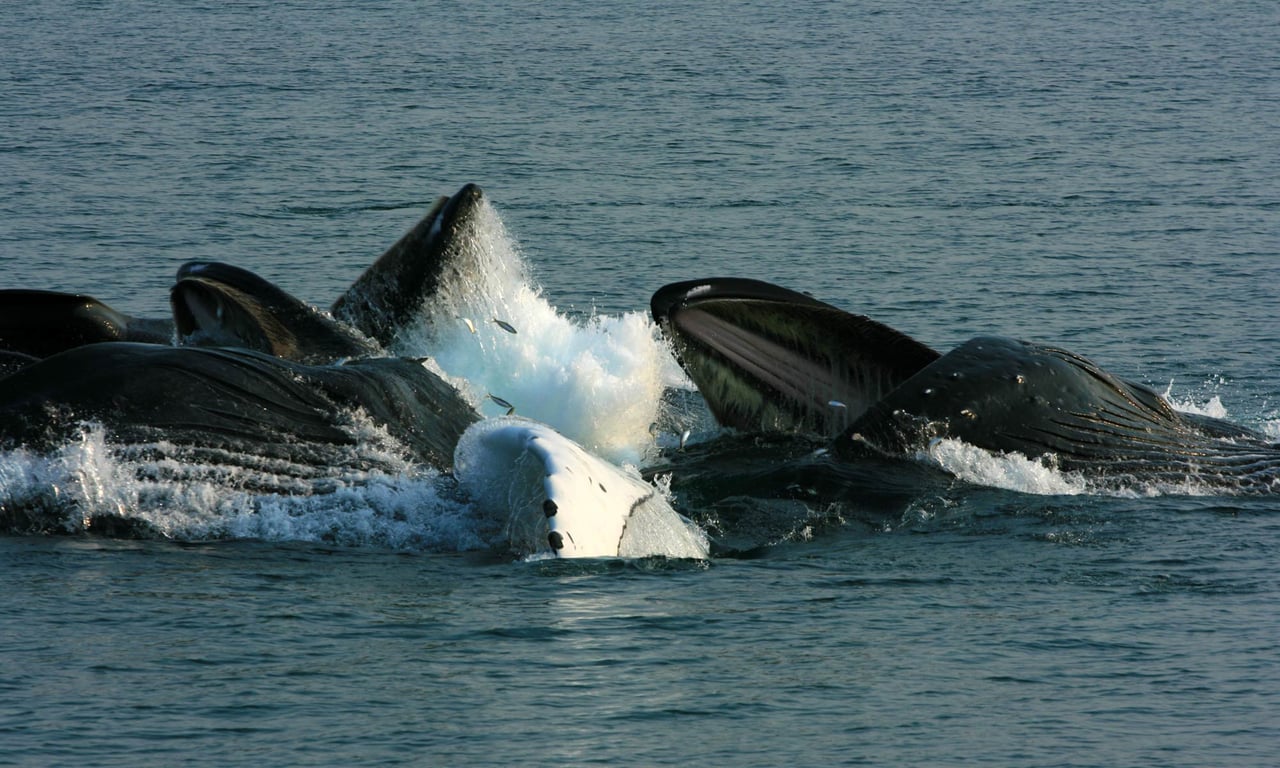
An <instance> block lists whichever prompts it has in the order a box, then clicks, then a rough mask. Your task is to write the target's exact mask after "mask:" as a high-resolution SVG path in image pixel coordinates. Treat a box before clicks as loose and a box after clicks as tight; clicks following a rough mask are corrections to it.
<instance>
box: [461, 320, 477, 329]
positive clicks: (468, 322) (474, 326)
mask: <svg viewBox="0 0 1280 768" xmlns="http://www.w3.org/2000/svg"><path fill="white" fill-rule="evenodd" d="M462 322H464V323H466V324H467V330H469V331H471V332H472V333H475V332H476V324H475V323H473V322H471V318H469V317H464V318H462Z"/></svg>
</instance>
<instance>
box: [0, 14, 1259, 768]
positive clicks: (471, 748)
mask: <svg viewBox="0 0 1280 768" xmlns="http://www.w3.org/2000/svg"><path fill="white" fill-rule="evenodd" d="M3 18H4V23H3V24H0V270H2V271H0V287H4V288H41V289H53V290H62V291H75V292H83V293H88V294H91V295H93V296H96V297H97V298H99V299H101V300H103V301H105V302H107V303H108V304H110V305H112V306H113V307H116V308H117V309H120V310H122V311H125V312H128V313H130V314H135V315H143V316H162V315H163V314H165V312H167V308H168V289H169V286H170V285H172V282H173V276H174V273H175V271H176V269H177V268H178V266H179V265H180V264H182V263H183V262H185V261H187V260H191V259H213V260H219V261H226V262H230V263H232V264H236V265H239V266H242V267H247V268H249V269H252V270H254V271H256V272H258V273H259V274H261V275H263V276H264V277H267V278H268V279H270V280H272V281H274V282H276V283H278V284H279V285H281V286H282V287H284V288H285V289H287V290H289V291H291V292H292V293H294V294H296V295H298V296H300V297H302V298H304V299H306V300H308V301H312V302H314V303H316V304H317V305H319V306H322V307H325V306H328V305H329V304H330V302H332V301H333V299H334V298H335V297H336V296H338V295H339V294H340V293H341V292H342V291H343V290H344V289H345V288H346V287H347V286H348V285H349V284H350V283H351V281H352V280H354V279H355V278H356V276H358V275H359V274H360V272H361V271H362V270H363V269H364V267H365V266H367V265H368V264H369V263H371V262H372V261H373V259H375V258H376V257H377V256H378V255H379V254H380V253H381V252H382V251H383V250H384V249H385V248H386V247H387V246H389V245H390V244H391V243H392V242H394V241H395V240H396V239H397V238H398V237H399V236H400V235H401V234H402V233H403V232H404V231H406V230H407V229H408V228H409V227H410V226H412V225H413V224H414V223H415V222H416V221H417V220H418V218H419V217H420V216H421V215H422V214H423V213H424V212H425V210H426V209H427V207H429V205H430V204H431V201H433V200H434V199H435V198H436V197H437V196H438V195H442V194H451V193H453V192H455V191H456V190H457V189H458V188H460V187H461V186H462V185H463V184H465V183H468V182H474V183H477V184H479V185H480V186H481V187H483V188H484V190H485V192H486V194H487V196H488V199H489V200H490V202H491V205H492V210H491V215H490V221H489V223H488V227H489V230H488V231H489V233H490V234H491V236H492V243H491V247H492V250H493V252H494V253H496V254H498V256H499V257H500V258H501V259H502V261H503V263H504V264H506V265H508V266H509V267H511V269H510V271H509V272H507V273H504V274H503V276H501V277H500V278H499V282H500V283H501V284H500V285H499V286H498V287H499V288H500V289H501V291H505V293H503V295H504V296H505V297H507V303H506V304H504V305H503V311H504V312H505V313H506V316H505V317H502V318H499V319H502V320H504V321H506V322H510V323H511V324H512V325H514V326H515V327H517V328H519V329H520V330H521V334H520V335H519V336H518V337H514V338H518V339H519V343H520V345H521V346H520V347H519V349H521V350H522V353H523V355H524V356H522V357H520V358H519V359H518V360H517V359H516V358H504V357H496V358H489V359H487V363H486V364H487V365H489V366H490V367H489V369H486V370H485V371H484V372H483V374H477V376H480V377H481V378H483V376H489V375H501V374H502V373H503V372H505V373H506V374H508V376H509V378H508V379H507V382H508V385H509V387H510V388H509V389H503V390H501V392H495V391H493V390H490V392H493V393H496V394H501V395H502V397H504V398H506V399H507V400H510V401H511V402H513V403H516V404H517V405H518V407H519V409H520V412H521V413H526V414H530V415H536V416H537V417H539V418H543V419H545V420H547V421H549V422H551V423H553V424H554V425H555V426H556V427H557V429H560V430H562V431H564V432H565V433H566V434H570V435H571V436H573V437H574V438H575V439H578V440H579V441H580V442H582V443H583V444H584V445H587V446H589V447H591V448H592V450H594V451H596V452H598V453H599V454H600V455H602V456H604V457H606V458H609V459H611V460H613V461H617V462H620V463H635V464H643V461H644V458H645V456H646V452H647V451H649V450H651V448H652V446H651V445H646V441H651V440H652V439H653V436H652V435H651V434H650V433H649V432H648V430H647V425H648V423H649V416H650V415H651V411H645V410H644V409H645V408H649V407H653V406H655V404H654V402H653V401H654V399H655V397H654V395H653V388H654V387H655V386H656V387H657V388H658V389H659V390H661V389H662V388H664V387H669V386H677V383H676V380H677V379H678V378H679V374H678V372H675V371H674V366H673V364H672V363H671V361H670V360H669V358H667V357H665V351H664V350H663V348H662V346H661V343H660V341H659V340H658V338H657V336H656V334H655V333H654V331H653V328H652V326H651V325H650V324H649V321H648V320H647V311H648V300H649V297H650V295H651V294H652V293H653V291H654V290H656V289H657V288H659V287H661V286H662V285H664V284H666V283H668V282H672V281H675V280H684V279H691V278H698V277H710V276H747V277H754V278H759V279H764V280H769V281H772V282H775V283H778V284H781V285H784V286H786V287H789V288H793V289H796V290H803V291H807V292H810V293H812V294H813V295H814V296H816V297H818V298H820V299H822V300H824V301H827V302H830V303H833V304H836V305H838V306H841V307H844V308H846V309H848V310H850V311H852V312H857V313H862V314H866V315H869V316H871V317H873V318H875V319H877V320H880V321H881V322H884V323H887V324H889V325H891V326H893V327H895V328H898V329H899V330H902V331H903V332H905V333H908V334H910V335H911V336H913V337H915V338H916V339H919V340H920V341H922V342H924V343H926V344H929V345H930V346H933V347H934V348H936V349H941V350H946V349H949V348H950V347H952V346H954V345H956V344H958V343H960V342H963V341H964V340H966V339H968V338H971V337H972V336H975V335H980V334H999V335H1007V336H1014V337H1019V338H1025V339H1030V340H1035V341H1040V342H1045V343H1052V344H1056V345H1060V346H1064V347H1066V348H1069V349H1071V350H1073V351H1075V352H1078V353H1081V354H1084V355H1087V356H1088V357H1090V358H1091V359H1093V360H1094V361H1096V362H1098V363H1099V364H1101V365H1102V366H1103V367H1105V368H1107V369H1108V370H1111V371H1112V372H1114V373H1116V374H1119V375H1121V376H1125V377H1127V378H1130V379H1133V380H1136V381H1140V382H1144V383H1146V384H1148V385H1149V386H1151V387H1152V388H1154V389H1155V390H1157V391H1158V392H1162V393H1164V394H1165V396H1166V397H1167V398H1168V399H1169V400H1170V401H1171V402H1172V403H1173V404H1174V405H1175V406H1177V407H1178V408H1181V409H1183V410H1188V411H1195V412H1199V413H1207V414H1210V415H1216V416H1220V417H1225V418H1228V419H1230V420H1232V421H1235V422H1238V423H1241V424H1244V425H1246V426H1249V427H1252V428H1254V429H1256V430H1259V431H1261V432H1264V433H1266V434H1268V435H1270V436H1272V437H1275V438H1280V385H1278V383H1277V379H1278V378H1280V376H1278V374H1280V363H1278V362H1277V349H1280V319H1277V318H1278V316H1280V278H1277V268H1278V267H1280V152H1277V137H1278V136H1280V45H1278V44H1277V43H1278V42H1280V6H1277V5H1276V4H1275V3H1272V2H1267V1H1265V0H1256V1H1250V0H1240V1H1239V2H1225V3H1216V4H1206V3H1199V2H1180V1H1176V0H1167V1H1160V2H1136V1H1132V0H1122V1H1121V2H1113V3H1105V4H1099V3H1085V2H1074V1H1072V2H1055V3H1035V2H1016V1H1014V0H1007V1H1001V0H989V1H987V2H981V1H978V2H963V3H921V2H916V3H912V2H877V1H873V2H864V3H858V4H845V3H800V4H796V3H789V2H779V1H778V0H760V1H759V2H744V3H732V4H702V3H685V2H680V3H676V2H654V3H648V4H645V6H644V7H643V8H640V7H639V6H634V5H623V4H578V3H564V2H554V1H553V2H540V3H537V4H529V3H513V2H502V1H495V2H487V3H482V4H459V3H415V2H408V1H407V0H386V1H385V2H369V3H337V2H335V3H314V2H271V3H266V2H263V3H258V2H227V3H221V2H181V3H169V2H141V1H139V0H119V1H117V2H90V1H84V2H54V1H52V0H50V1H48V2H42V1H37V2H31V3H22V4H13V5H9V6H6V8H5V10H4V11H3ZM478 319H483V318H478ZM484 328H485V329H486V330H487V331H488V332H490V333H494V334H496V336H494V337H493V338H505V337H504V336H503V335H502V334H503V333H504V332H503V331H501V330H495V328H497V326H496V325H495V324H492V323H484ZM514 338H513V339H508V341H509V342H510V343H511V344H515V341H514ZM495 343H496V342H495ZM422 351H423V352H425V353H430V354H432V355H437V356H439V357H440V359H441V364H442V365H445V364H446V363H448V364H450V365H457V366H459V370H461V369H462V368H465V367H466V366H467V365H470V364H471V363H475V362H476V361H477V358H474V357H468V354H467V353H465V352H460V351H459V348H453V347H450V348H441V349H432V350H422ZM451 354H452V355H453V357H452V358H451V357H450V355H451ZM450 360H452V361H453V362H451V363H450ZM529 360H532V362H528V361H529ZM526 364H527V366H528V367H527V368H525V367H521V366H524V365H526ZM482 367H483V366H482ZM495 371H496V372H497V374H495V373H494V372H495ZM515 373H519V374H520V375H519V376H515V375H514V374H515ZM535 373H536V374H538V375H535ZM517 379H518V381H519V386H517V384H516V383H513V382H515V381H516V380H517ZM637 382H643V386H641V385H640V384H637ZM655 382H656V384H655ZM476 386H477V387H478V388H477V390H476V392H475V393H473V394H474V395H475V396H476V398H477V399H479V398H482V397H483V394H484V392H483V391H482V389H483V388H484V387H487V386H491V385H490V384H489V381H488V380H484V381H483V382H481V383H478V384H476ZM637 403H638V404H639V407H640V410H639V411H638V412H633V411H632V410H631V407H632V406H635V405H637ZM483 407H484V408H485V409H486V410H485V411H484V413H485V414H486V415H488V416H497V415H499V414H500V413H501V409H500V408H499V407H498V406H497V405H496V404H494V403H492V402H487V403H484V404H483ZM680 426H681V425H676V431H677V432H679V431H680ZM693 427H694V429H692V430H691V431H694V432H696V431H697V428H698V425H693ZM701 427H702V428H704V429H705V427H706V425H705V424H703V425H701ZM660 437H661V436H660ZM665 438H666V439H668V440H670V439H672V436H671V435H666V436H665ZM698 438H699V435H696V434H695V436H694V440H695V443H696V441H697V440H698ZM694 447H696V446H694ZM945 448H946V450H940V451H937V452H934V453H932V454H930V455H927V456H921V457H920V462H921V465H922V467H923V469H922V475H921V480H920V482H919V484H918V485H912V484H910V483H906V486H907V487H900V486H902V485H903V481H902V480H901V479H899V480H897V481H896V482H897V483H898V486H895V487H894V488H893V489H891V491H892V492H886V493H885V494H884V496H883V497H882V498H877V499H874V500H871V501H868V500H866V499H861V498H849V499H842V500H838V501H836V502H831V501H829V500H824V501H822V502H821V503H806V502H805V500H804V498H803V494H791V496H792V497H793V498H791V500H790V501H789V502H788V503H785V504H784V503H778V502H776V500H774V501H768V502H762V501H760V500H758V499H752V498H746V499H743V498H728V497H726V498H725V499H722V500H716V499H693V500H691V499H687V498H686V499H681V498H680V497H679V485H678V481H679V478H672V479H671V481H672V483H673V487H674V488H675V489H676V490H675V496H674V498H673V499H672V501H673V503H674V504H675V505H676V506H677V508H680V509H681V510H682V511H684V512H686V514H688V515H689V516H690V517H691V518H693V519H694V520H695V521H696V522H699V523H700V524H701V525H703V526H704V527H705V528H707V530H708V531H709V532H710V533H712V534H713V536H715V535H723V536H724V538H723V539H722V540H721V541H720V544H721V548H720V549H718V550H717V552H718V553H719V556H716V557H712V558H710V559H708V560H681V559H670V558H662V557H650V558H639V559H601V560H586V561H554V560H547V559H540V558H513V557H511V556H510V555H509V554H507V553H506V552H504V551H503V550H502V548H501V547H500V546H495V545H494V544H493V541H492V539H491V538H489V537H487V534H486V531H485V530H484V529H483V528H482V527H477V525H476V524H475V522H474V520H472V519H471V517H470V513H471V510H469V508H468V505H467V503H466V501H465V499H463V500H460V499H457V498H454V497H451V496H448V495H442V494H441V493H440V492H439V490H438V482H439V481H440V478H438V477H432V476H422V475H421V474H415V473H414V472H409V471H407V472H406V474H405V475H403V476H390V477H385V476H383V477H377V478H370V479H369V481H368V482H367V483H365V484H362V485H359V486H357V487H351V488H346V489H343V490H342V491H341V492H339V493H334V494H329V495H324V496H312V497H302V498H284V497H281V498H276V497H270V496H261V495H260V496H254V495H253V494H251V493H247V492H245V491H243V490H235V491H228V490H226V489H222V488H219V487H218V486H217V485H216V484H210V483H207V482H195V481H192V482H190V483H179V482H170V483H168V484H167V485H163V487H157V486H156V485H155V484H154V483H153V484H151V485H147V483H146V482H144V480H145V478H143V477H142V476H141V475H140V474H139V468H138V466H136V465H135V464H132V463H130V461H129V460H127V459H125V458H122V457H120V456H118V455H116V454H113V452H112V446H111V445H110V444H109V443H107V442H105V441H104V440H103V438H102V435H101V433H100V432H96V433H95V432H92V431H90V432H88V433H86V435H85V436H84V437H83V439H81V440H79V441H73V443H71V444H68V445H67V446H65V447H64V449H63V450H62V451H61V452H59V453H57V454H56V455H52V456H35V455H32V454H30V453H27V452H24V451H21V450H19V451H9V452H5V453H0V499H3V500H4V503H6V504H11V503H13V502H14V499H21V498H25V497H27V496H29V495H31V494H37V493H45V494H53V495H54V498H56V499H59V500H62V501H60V502H59V503H60V504H62V506H59V507H58V509H59V510H60V511H61V512H63V513H65V514H66V515H68V519H67V526H66V528H67V531H68V532H67V533H65V534H61V535H47V534H42V535H16V534H14V535H5V536H0V579H3V582H4V588H3V589H0V766H45V765H49V766H53V765H69V766H70V765H74V766H170V765H177V764H182V765H248V764H252V765H334V766H338V765H341V766H348V765H465V766H478V765H511V764H546V765H591V764H599V765H673V764H679V765H734V766H739V765H742V766H746V765H760V766H773V765H814V766H819V765H823V766H825V765H895V766H901V765H929V766H943V765H1009V766H1033V765H1034V766H1130V765H1134V766H1136V765H1160V766H1205V765H1215V766H1262V765H1273V764H1275V763H1277V762H1278V761H1280V648H1278V643H1280V641H1278V638H1280V578H1278V577H1277V575H1276V566H1277V564H1280V500H1277V496H1276V495H1274V494H1273V495H1270V496H1267V495H1244V494H1235V493H1229V492H1224V491H1221V490H1214V489H1211V488H1206V487H1202V486H1197V485H1196V484H1194V483H1188V484H1186V485H1185V486H1179V487H1144V486H1134V487H1127V488H1122V489H1119V490H1118V491H1117V490H1115V489H1112V490H1111V491H1110V492H1108V493H1096V492H1091V490H1090V487H1089V486H1088V485H1087V484H1085V483H1081V482H1079V479H1078V478H1073V477H1069V476H1064V475H1062V474H1060V473H1056V472H1053V471H1050V470H1046V469H1045V468H1044V467H1041V466H1039V465H1034V466H1032V465H1029V464H1028V463H1025V462H1024V463H1019V462H1017V461H1013V460H1010V459H1008V458H1001V457H992V456H989V455H980V454H975V453H974V452H972V451H967V450H965V447H964V446H949V447H945ZM939 468H940V469H942V470H945V472H940V471H938V470H939ZM926 470H927V471H926ZM143 474H145V473H143ZM939 478H942V479H939ZM783 490H785V489H783ZM784 495H785V494H784ZM872 502H874V503H872ZM98 513H110V514H114V515H116V516H118V517H123V518H126V519H138V520H142V521H144V522H146V523H147V524H148V525H149V526H150V528H149V530H150V531H152V533H153V535H151V536H149V537H147V538H142V539H132V538H121V537H117V536H112V535H108V534H104V533H102V532H97V531H95V530H93V529H92V527H91V528H90V530H88V531H85V530H84V526H83V525H82V524H81V525H79V526H77V519H76V518H77V516H79V515H85V516H87V515H90V514H98ZM726 531H727V532H729V533H728V534H725V532H726ZM108 533H109V532H108Z"/></svg>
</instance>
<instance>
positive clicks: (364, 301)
mask: <svg viewBox="0 0 1280 768" xmlns="http://www.w3.org/2000/svg"><path fill="white" fill-rule="evenodd" d="M484 202H485V198H484V192H483V191H482V190H481V189H480V187H479V186H477V185H475V184H467V185H466V186H464V187H463V188H462V189H460V190H458V192H456V193H454V194H453V195H452V196H449V197H441V198H439V199H438V200H436V202H435V204H434V205H433V206H432V207H431V208H430V209H429V210H428V211H427V213H426V215H424V216H423V217H422V219H420V220H419V221H418V223H417V224H415V225H414V226H413V227H412V228H411V229H410V230H409V231H408V232H406V233H405V234H404V235H403V236H402V237H401V238H400V239H399V240H397V241H396V242H395V243H394V244H393V245H392V246H391V247H390V248H388V249H387V250H386V252H384V253H383V254H382V256H380V257H378V259H377V261H375V262H374V263H373V264H372V265H370V266H369V268H368V269H366V270H365V271H364V273H363V274H361V275H360V277H359V278H357V279H356V281H355V282H354V283H352V285H351V287H350V288H349V289H347V291H346V292H345V293H343V295H341V296H339V297H338V299H337V301H335V302H334V303H333V306H332V307H331V313H332V314H333V316H334V318H336V319H338V320H340V321H342V322H345V323H348V324H349V325H351V326H352V327H354V328H356V329H357V330H359V331H360V332H361V333H363V334H365V335H366V336H368V337H369V338H372V339H374V340H376V341H377V342H378V343H379V344H381V345H382V346H384V347H389V346H391V344H392V342H393V341H394V340H395V338H396V334H397V333H398V332H399V330H400V329H401V328H403V327H405V326H406V325H409V324H410V323H411V322H412V321H413V319H414V318H416V317H418V316H419V315H420V314H421V309H422V306H423V305H424V303H426V302H428V301H430V300H431V298H432V297H434V296H435V295H436V293H437V292H438V291H439V290H440V288H441V286H442V283H443V281H444V280H445V279H447V277H448V276H449V270H455V271H456V270H465V269H466V268H467V267H466V265H460V264H458V263H457V262H458V259H459V255H460V254H461V253H462V252H463V250H464V248H463V245H464V243H465V241H466V239H467V238H468V237H471V236H472V235H473V233H474V230H475V228H476V226H477V224H476V222H477V220H478V218H479V216H480V212H481V210H482V209H483V207H484Z"/></svg>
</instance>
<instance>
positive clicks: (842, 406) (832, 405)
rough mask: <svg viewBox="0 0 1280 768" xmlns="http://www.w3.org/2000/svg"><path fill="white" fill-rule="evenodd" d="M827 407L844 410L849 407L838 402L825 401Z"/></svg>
mask: <svg viewBox="0 0 1280 768" xmlns="http://www.w3.org/2000/svg"><path fill="white" fill-rule="evenodd" d="M827 405H829V406H831V407H832V408H845V409H848V407H849V406H847V405H845V404H844V403H842V402H840V401H839V400H828V401H827Z"/></svg>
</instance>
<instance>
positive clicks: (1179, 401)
mask: <svg viewBox="0 0 1280 768" xmlns="http://www.w3.org/2000/svg"><path fill="white" fill-rule="evenodd" d="M1160 396H1161V397H1162V398H1164V400H1165V402H1167V403H1168V404H1169V405H1170V406H1171V407H1172V408H1173V409H1174V410H1175V411H1181V412H1183V413H1190V414H1193V415H1196V416H1210V417H1212V418H1215V419H1225V418H1227V407H1226V406H1225V405H1223V404H1222V398H1221V397H1219V396H1218V395H1214V396H1213V397H1211V398H1209V400H1208V401H1207V402H1204V403H1197V402H1196V401H1195V400H1193V399H1192V398H1191V397H1190V396H1187V397H1174V395H1173V382H1172V381H1170V382H1169V386H1168V387H1166V388H1165V390H1164V392H1163V393H1161V395H1160Z"/></svg>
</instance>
